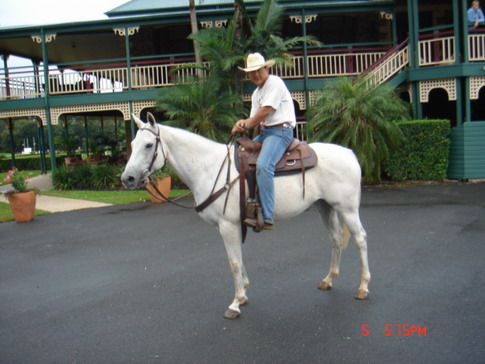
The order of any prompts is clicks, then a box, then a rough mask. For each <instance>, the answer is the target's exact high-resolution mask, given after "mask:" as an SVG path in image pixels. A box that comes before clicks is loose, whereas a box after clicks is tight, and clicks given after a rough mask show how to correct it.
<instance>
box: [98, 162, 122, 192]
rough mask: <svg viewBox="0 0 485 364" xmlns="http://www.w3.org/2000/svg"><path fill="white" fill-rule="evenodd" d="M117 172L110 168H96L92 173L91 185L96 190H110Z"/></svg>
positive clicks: (114, 182)
mask: <svg viewBox="0 0 485 364" xmlns="http://www.w3.org/2000/svg"><path fill="white" fill-rule="evenodd" d="M116 172H117V171H116V170H115V169H114V168H113V167H110V166H97V167H96V168H93V171H92V183H93V185H94V188H97V189H111V188H113V187H114V186H115V184H116V175H117V173H116Z"/></svg>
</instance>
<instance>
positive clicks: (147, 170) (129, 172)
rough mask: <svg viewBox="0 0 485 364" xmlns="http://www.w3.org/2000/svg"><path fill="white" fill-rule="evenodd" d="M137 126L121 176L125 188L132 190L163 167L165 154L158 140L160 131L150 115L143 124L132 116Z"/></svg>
mask: <svg viewBox="0 0 485 364" xmlns="http://www.w3.org/2000/svg"><path fill="white" fill-rule="evenodd" d="M132 116H133V119H134V120H135V123H136V125H137V126H138V132H137V133H136V137H135V139H133V141H132V142H131V156H130V160H129V161H128V163H127V164H126V167H125V170H124V172H123V174H122V175H121V182H123V185H124V186H125V188H127V189H130V190H133V189H135V188H137V187H138V185H139V184H140V183H141V182H142V181H143V180H144V179H145V178H147V177H148V176H149V175H150V174H151V173H152V172H153V171H156V170H157V169H160V168H162V167H163V166H164V165H165V153H164V150H163V145H162V142H161V140H160V129H159V126H158V124H157V123H156V121H155V118H154V116H153V115H152V114H150V113H148V116H147V118H148V122H146V123H144V122H143V121H141V120H140V119H139V118H137V117H136V116H135V115H132Z"/></svg>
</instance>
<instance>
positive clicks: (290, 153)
mask: <svg viewBox="0 0 485 364" xmlns="http://www.w3.org/2000/svg"><path fill="white" fill-rule="evenodd" d="M236 143H237V144H238V145H239V148H237V150H236V153H237V158H236V161H237V162H238V163H236V165H237V166H239V165H240V163H239V162H241V161H242V163H243V164H244V166H245V167H246V169H249V170H251V169H256V162H257V160H258V157H259V153H260V152H261V147H262V144H261V143H259V142H256V141H254V140H252V139H250V138H248V137H247V136H243V137H241V138H239V139H238V140H237V141H236ZM317 162H318V158H317V155H316V153H315V151H314V150H313V149H312V148H311V147H310V146H309V145H308V144H307V143H306V142H302V141H300V140H298V139H293V140H292V142H291V144H290V146H289V147H288V148H287V149H286V151H285V154H283V157H281V159H280V161H279V162H278V163H277V164H276V168H275V176H279V175H282V174H287V173H300V172H301V173H304V172H305V170H306V169H310V168H312V167H315V165H316V164H317Z"/></svg>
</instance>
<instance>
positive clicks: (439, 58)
mask: <svg viewBox="0 0 485 364" xmlns="http://www.w3.org/2000/svg"><path fill="white" fill-rule="evenodd" d="M195 2H196V9H197V20H198V25H199V27H201V28H203V27H223V26H225V25H226V24H227V21H228V19H230V18H231V17H232V15H233V12H234V2H233V1H230V0H203V1H202V0H195ZM188 3H189V2H188V1H187V0H172V1H170V2H162V1H156V0H137V1H129V2H127V3H125V4H123V5H121V6H119V7H117V8H115V9H112V10H110V11H108V12H107V13H106V15H107V16H108V17H109V18H108V19H105V20H97V21H86V22H79V23H69V24H49V25H44V26H35V27H28V26H24V27H14V28H3V29H2V28H0V54H1V55H2V58H3V60H4V62H3V69H2V70H1V71H0V120H4V121H5V122H6V123H7V125H8V126H9V127H10V128H11V127H12V126H13V125H14V124H15V120H17V119H19V118H25V117H36V118H37V120H38V121H39V127H40V128H46V129H47V135H48V137H47V141H46V142H45V145H46V148H48V149H50V150H54V147H53V140H52V126H53V125H56V124H58V123H60V122H62V121H63V120H65V119H64V118H63V117H64V116H65V115H73V114H78V115H93V114H96V113H97V114H100V115H109V114H112V115H117V116H118V118H119V120H124V121H125V126H126V129H127V131H128V135H133V133H134V125H133V123H132V122H131V121H130V115H131V113H134V114H135V115H140V114H142V113H143V112H144V111H146V110H150V109H153V108H154V106H155V99H156V98H157V94H158V90H159V88H161V87H168V86H171V85H173V84H174V80H175V77H177V76H180V77H184V76H186V75H189V74H191V73H194V72H195V70H194V69H193V68H190V67H188V68H184V69H183V70H180V71H178V72H177V73H175V74H174V73H172V72H171V70H173V69H174V67H177V66H179V65H182V64H192V63H193V62H194V57H193V45H192V42H191V41H190V40H188V39H187V36H188V35H189V34H190V33H191V27H190V17H189V6H188ZM279 3H280V5H282V6H283V7H284V8H285V18H284V27H283V29H284V33H283V35H282V36H283V37H291V36H297V35H309V34H311V35H314V36H315V37H317V38H318V39H319V40H320V41H322V42H323V44H324V45H323V47H311V46H302V47H301V48H299V49H295V50H294V51H293V52H292V54H293V64H294V67H293V68H281V67H274V69H273V72H274V73H276V74H279V75H280V76H281V77H282V78H284V79H285V80H286V82H287V84H288V87H289V89H290V91H291V94H292V96H293V99H294V101H295V105H296V106H297V114H298V116H299V119H300V121H301V122H300V123H299V127H298V129H297V131H296V132H297V136H299V137H302V138H305V137H306V134H305V128H304V125H305V122H304V113H305V110H306V109H307V107H308V105H309V104H311V103H312V100H313V96H314V94H315V92H316V90H319V89H321V88H322V87H323V85H324V84H325V82H326V81H328V80H329V79H332V78H335V77H340V76H349V77H357V76H360V77H365V79H366V80H367V81H368V82H369V85H371V86H372V85H376V84H380V83H383V82H386V83H389V84H390V85H392V86H394V87H396V88H398V89H399V90H400V93H401V95H402V97H403V98H405V99H407V100H409V101H410V102H411V103H412V105H413V114H414V117H415V118H418V119H421V118H446V119H449V120H450V121H451V125H452V132H451V135H450V138H451V140H452V144H451V149H450V165H449V170H448V176H449V177H450V178H456V179H467V178H485V107H484V106H483V105H484V101H485V100H484V98H485V91H484V90H485V87H483V86H485V69H484V66H485V32H482V29H480V27H479V28H477V29H475V28H473V26H472V25H470V24H469V23H468V22H467V20H466V11H467V9H468V5H469V4H467V2H466V1H462V0H439V1H438V0H394V1H393V0H373V1H372V0H354V1H349V0H346V1H343V0H307V1H296V0H280V1H279ZM245 4H246V7H247V10H248V13H249V14H250V16H255V15H256V13H257V11H258V9H259V7H260V4H261V1H260V0H246V1H245ZM11 55H15V56H21V57H24V58H27V59H29V60H31V63H32V65H31V66H29V67H23V68H11V67H9V66H8V62H7V59H8V57H9V56H11ZM245 97H246V98H248V97H249V94H248V95H246V96H245ZM41 135H44V133H41ZM50 163H51V165H52V166H54V156H53V153H51V161H50Z"/></svg>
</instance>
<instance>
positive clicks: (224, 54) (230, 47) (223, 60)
mask: <svg viewBox="0 0 485 364" xmlns="http://www.w3.org/2000/svg"><path fill="white" fill-rule="evenodd" d="M283 13H284V8H282V7H281V6H279V5H278V2H277V0H265V1H263V3H262V4H261V8H260V9H259V11H258V14H257V16H256V20H255V22H254V24H253V22H252V21H251V19H250V18H249V16H248V14H247V13H246V10H245V6H244V1H243V0H236V5H235V14H234V16H233V18H232V19H231V20H230V22H229V24H228V26H227V28H207V29H203V30H201V31H199V32H198V33H197V34H191V35H190V37H189V38H191V39H193V40H197V41H198V43H199V44H200V47H201V55H202V57H203V58H205V59H206V60H208V61H209V62H210V72H211V74H212V75H214V76H218V77H222V78H223V79H224V80H225V82H226V83H228V84H229V85H232V86H231V88H232V89H233V90H242V87H241V85H242V80H243V74H242V73H241V72H240V71H239V70H238V69H237V67H236V66H237V65H243V64H244V58H245V56H246V55H247V54H249V53H254V52H259V53H261V54H263V55H264V56H265V58H267V59H270V58H271V59H274V60H276V63H277V65H285V66H290V67H291V66H292V63H291V56H290V54H288V51H289V50H291V49H293V48H295V47H296V46H298V45H300V44H302V43H308V44H313V45H321V43H320V42H319V41H317V40H316V39H315V38H314V37H313V36H306V37H293V38H289V39H283V38H281V36H280V35H281V31H282V26H283V23H282V19H283ZM241 17H242V19H243V20H244V25H243V26H241V24H240V23H241Z"/></svg>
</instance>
